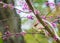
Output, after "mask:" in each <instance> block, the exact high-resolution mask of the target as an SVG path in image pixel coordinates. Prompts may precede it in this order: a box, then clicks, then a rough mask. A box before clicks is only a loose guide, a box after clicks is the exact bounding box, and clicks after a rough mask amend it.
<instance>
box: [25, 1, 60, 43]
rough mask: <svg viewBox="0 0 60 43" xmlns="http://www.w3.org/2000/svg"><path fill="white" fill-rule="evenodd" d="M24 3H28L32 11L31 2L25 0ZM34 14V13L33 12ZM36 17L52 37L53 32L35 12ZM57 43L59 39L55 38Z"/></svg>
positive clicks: (59, 41)
mask: <svg viewBox="0 0 60 43" xmlns="http://www.w3.org/2000/svg"><path fill="white" fill-rule="evenodd" d="M25 1H26V3H27V4H28V6H29V8H30V9H31V10H32V12H33V13H34V8H33V7H32V5H31V3H30V1H29V0H25ZM34 14H35V13H34ZM35 16H36V18H37V19H38V20H39V22H40V23H41V24H42V25H43V26H44V27H45V30H47V31H48V32H49V33H50V35H51V37H53V38H54V36H55V34H54V33H53V32H52V31H51V30H50V28H49V27H48V26H47V25H46V24H45V23H44V22H43V20H42V19H41V17H40V16H39V15H38V14H35ZM56 42H57V43H60V40H59V39H58V38H57V40H56Z"/></svg>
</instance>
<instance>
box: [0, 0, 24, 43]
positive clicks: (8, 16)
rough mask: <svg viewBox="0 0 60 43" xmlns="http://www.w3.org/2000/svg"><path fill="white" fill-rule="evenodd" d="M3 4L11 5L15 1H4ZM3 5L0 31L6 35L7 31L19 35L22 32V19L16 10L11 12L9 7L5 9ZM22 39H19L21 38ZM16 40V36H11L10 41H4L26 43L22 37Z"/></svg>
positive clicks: (5, 42) (0, 13) (0, 11)
mask: <svg viewBox="0 0 60 43" xmlns="http://www.w3.org/2000/svg"><path fill="white" fill-rule="evenodd" d="M2 2H4V3H7V4H10V3H13V4H14V0H2ZM2 6H3V4H0V7H1V8H0V15H1V16H0V20H1V22H0V23H1V25H0V31H1V30H2V31H1V32H2V33H3V34H4V33H5V32H6V31H10V32H11V33H19V32H21V19H20V17H19V15H17V13H16V9H13V10H11V9H10V8H9V7H7V8H3V7H2ZM7 25H8V26H9V28H8V29H5V28H4V27H5V26H7ZM20 37H21V38H22V39H19V38H20ZM20 37H18V38H16V37H15V36H13V37H12V36H11V37H10V38H9V39H7V40H4V43H22V42H23V43H24V37H23V36H20Z"/></svg>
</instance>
